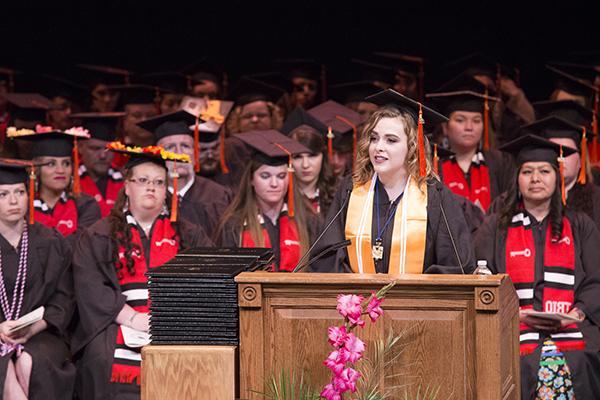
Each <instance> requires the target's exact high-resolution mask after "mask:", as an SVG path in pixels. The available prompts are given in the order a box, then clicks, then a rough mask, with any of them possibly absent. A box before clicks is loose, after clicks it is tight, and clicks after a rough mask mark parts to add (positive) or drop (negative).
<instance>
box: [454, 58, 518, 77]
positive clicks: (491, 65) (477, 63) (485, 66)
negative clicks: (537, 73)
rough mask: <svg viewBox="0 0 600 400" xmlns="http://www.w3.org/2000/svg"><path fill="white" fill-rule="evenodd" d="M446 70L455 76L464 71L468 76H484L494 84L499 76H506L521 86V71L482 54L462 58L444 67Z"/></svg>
mask: <svg viewBox="0 0 600 400" xmlns="http://www.w3.org/2000/svg"><path fill="white" fill-rule="evenodd" d="M444 69H445V70H449V71H451V72H452V73H453V74H454V75H456V74H458V73H459V72H460V71H464V72H465V73H467V74H468V75H471V76H476V75H484V76H487V77H488V78H490V79H491V80H492V81H493V82H496V81H497V80H498V77H499V76H505V77H508V78H510V79H512V80H513V81H515V82H516V83H517V84H519V80H520V79H519V78H520V77H519V70H518V69H517V68H513V67H509V66H506V65H503V64H500V63H499V62H498V61H495V60H493V59H491V58H490V57H487V56H486V55H484V54H482V53H478V52H477V53H471V54H467V55H466V56H463V57H460V58H458V59H455V60H453V61H450V62H449V63H447V64H445V65H444Z"/></svg>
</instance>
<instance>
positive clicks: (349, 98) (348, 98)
mask: <svg viewBox="0 0 600 400" xmlns="http://www.w3.org/2000/svg"><path fill="white" fill-rule="evenodd" d="M388 87H389V85H388V84H385V83H384V82H380V81H372V80H362V81H353V82H344V83H337V84H335V85H331V86H330V87H329V89H330V92H331V98H332V99H334V100H336V101H339V102H341V103H342V104H349V103H355V102H363V101H365V97H369V96H370V95H372V94H375V93H378V92H380V91H381V90H385V89H387V88H388Z"/></svg>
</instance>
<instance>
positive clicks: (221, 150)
mask: <svg viewBox="0 0 600 400" xmlns="http://www.w3.org/2000/svg"><path fill="white" fill-rule="evenodd" d="M219 161H220V163H221V172H222V173H224V174H228V173H229V168H228V167H227V162H226V161H225V130H224V129H223V127H222V126H221V132H220V134H219Z"/></svg>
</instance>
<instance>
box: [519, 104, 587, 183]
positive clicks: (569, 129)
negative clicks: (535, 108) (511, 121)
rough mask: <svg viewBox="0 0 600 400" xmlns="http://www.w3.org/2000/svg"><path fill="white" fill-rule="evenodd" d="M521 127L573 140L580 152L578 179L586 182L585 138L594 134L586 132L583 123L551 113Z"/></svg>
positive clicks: (549, 136) (546, 136) (532, 131)
mask: <svg viewBox="0 0 600 400" xmlns="http://www.w3.org/2000/svg"><path fill="white" fill-rule="evenodd" d="M521 128H522V129H523V130H525V131H528V132H531V133H534V134H536V135H538V136H541V137H544V138H546V139H552V138H561V139H571V140H573V142H575V145H576V146H577V150H579V151H580V152H581V169H580V171H579V178H578V181H579V183H581V184H583V185H584V184H585V183H586V181H587V177H586V162H585V160H586V158H587V155H586V152H587V138H588V137H591V136H593V135H594V134H593V133H590V132H588V131H587V128H586V127H585V126H584V125H579V124H575V123H573V122H570V121H568V120H566V119H564V118H561V117H558V116H554V115H552V116H549V117H545V118H542V119H539V120H537V121H534V122H532V123H530V124H527V125H524V126H522V127H521Z"/></svg>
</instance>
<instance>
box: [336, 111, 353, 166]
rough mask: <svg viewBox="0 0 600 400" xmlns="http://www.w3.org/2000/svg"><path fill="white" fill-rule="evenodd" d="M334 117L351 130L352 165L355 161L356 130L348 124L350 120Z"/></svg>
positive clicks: (351, 124)
mask: <svg viewBox="0 0 600 400" xmlns="http://www.w3.org/2000/svg"><path fill="white" fill-rule="evenodd" d="M335 117H336V118H337V119H339V120H340V121H342V122H343V123H345V124H346V125H348V126H350V127H351V128H352V164H354V161H356V149H357V147H356V143H357V142H358V129H357V128H356V125H354V124H353V123H352V122H350V120H348V119H346V118H344V117H342V116H340V115H336V116H335Z"/></svg>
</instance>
